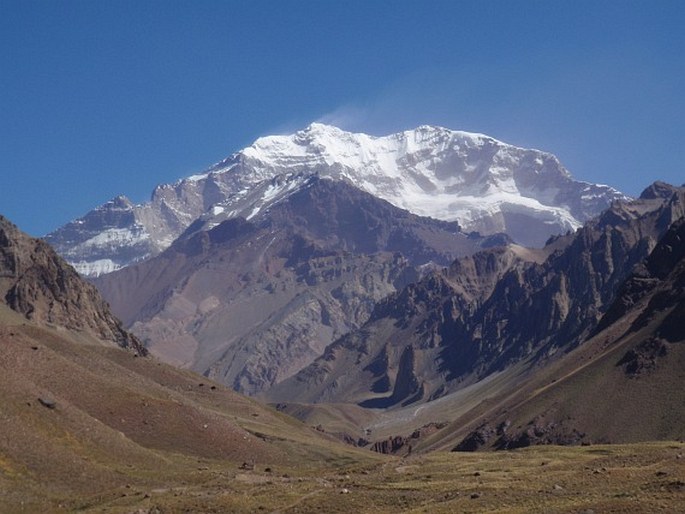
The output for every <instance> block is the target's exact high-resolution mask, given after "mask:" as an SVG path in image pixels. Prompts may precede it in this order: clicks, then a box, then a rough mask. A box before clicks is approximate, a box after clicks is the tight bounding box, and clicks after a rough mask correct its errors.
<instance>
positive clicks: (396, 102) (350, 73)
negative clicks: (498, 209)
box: [0, 0, 685, 235]
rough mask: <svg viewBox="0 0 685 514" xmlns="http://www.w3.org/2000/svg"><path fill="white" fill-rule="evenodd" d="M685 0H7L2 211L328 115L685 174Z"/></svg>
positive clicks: (643, 175) (90, 193) (636, 185)
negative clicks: (461, 133) (436, 128)
mask: <svg viewBox="0 0 685 514" xmlns="http://www.w3.org/2000/svg"><path fill="white" fill-rule="evenodd" d="M684 95H685V2H682V1H665V0H662V1H659V0H645V1H630V0H620V1H618V0H617V1H601V0H595V1H581V0H567V1H556V0H544V1H533V0H528V1H518V0H499V1H488V0H477V1H468V2H467V1H457V0H451V1H429V0H428V1H420V0H416V1H411V2H407V1H390V0H386V1H380V0H346V1H334V0H311V1H305V0H302V1H291V0H271V1H260V0H252V1H248V0H244V1H229V0H224V1H203V0H196V1H190V0H188V1H182V2H181V1H173V0H171V1H170V0H164V1H163V0H155V1H145V0H135V1H127V0H117V1H104V0H99V1H98V0H82V1H58V0H52V1H35V0H17V1H15V0H0V152H1V153H0V157H1V160H0V178H1V179H2V180H1V182H0V213H2V214H4V215H6V216H7V217H9V218H10V219H11V220H12V221H14V222H15V223H16V224H18V225H19V226H20V228H22V229H24V230H26V231H28V232H29V233H31V234H33V235H42V234H44V233H46V232H48V231H50V230H52V229H54V228H56V227H57V226H59V225H61V224H63V223H65V222H67V221H69V220H70V219H73V218H75V217H78V216H81V215H83V214H85V213H86V212H87V211H88V210H90V209H91V208H93V207H95V206H97V205H99V204H101V203H103V202H105V201H107V200H108V199H110V198H112V197H114V196H116V195H118V194H125V195H127V196H128V197H129V198H131V199H132V200H133V201H136V202H140V201H144V200H147V198H148V196H149V194H150V192H151V191H152V189H153V187H154V186H155V185H157V184H158V183H163V182H170V181H174V180H176V179H178V178H181V177H183V176H187V175H190V174H192V173H195V172H198V171H201V170H203V169H205V168H206V167H207V166H209V165H210V164H212V163H214V162H216V161H218V160H220V159H222V158H224V157H226V156H227V155H229V154H231V153H233V152H234V151H236V150H239V149H240V148H242V147H243V146H246V145H248V144H250V143H251V142H252V141H253V140H254V139H255V138H257V137H259V136H260V135H266V134H270V133H276V132H278V133H285V132H291V131H294V130H296V129H299V128H302V127H304V126H306V125H307V124H309V123H310V122H312V121H315V120H323V121H328V122H331V123H334V124H335V123H337V124H339V125H341V126H342V127H343V128H346V129H351V130H359V131H366V132H369V133H372V134H385V133H389V132H393V131H397V130H401V129H406V128H412V127H415V126H418V125H421V124H436V125H443V126H446V127H449V128H453V129H460V130H469V131H474V132H483V133H486V134H489V135H491V136H493V137H496V138H498V139H501V140H504V141H506V142H510V143H514V144H518V145H521V146H526V147H535V148H539V149H543V150H547V151H550V152H553V153H555V154H557V155H558V156H559V157H560V159H561V160H562V162H563V163H564V164H565V165H566V167H567V168H568V169H569V170H570V171H571V172H572V173H573V174H574V175H575V176H576V177H577V178H579V179H583V180H589V181H594V182H600V183H606V184H610V185H612V186H614V187H616V188H618V189H621V190H623V191H624V192H626V193H628V194H633V195H634V194H638V193H639V192H640V191H641V190H642V189H643V188H644V187H645V186H646V185H648V184H649V183H651V182H652V181H654V180H656V179H662V180H666V181H669V182H672V183H678V184H681V183H683V182H685V166H684V165H683V163H684V162H685V123H684V121H683V120H684V119H685V100H684Z"/></svg>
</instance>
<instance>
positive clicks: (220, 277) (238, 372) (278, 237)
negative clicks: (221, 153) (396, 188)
mask: <svg viewBox="0 0 685 514" xmlns="http://www.w3.org/2000/svg"><path fill="white" fill-rule="evenodd" d="M506 242H507V238H506V237H504V236H491V237H489V238H483V237H478V236H474V235H472V234H471V235H466V234H464V233H462V232H461V230H460V229H459V227H458V225H457V224H456V223H449V222H443V221H437V220H433V219H430V218H421V217H419V216H416V215H413V214H410V213H408V212H407V211H403V210H401V209H398V208H396V207H394V206H392V205H391V204H389V203H387V202H385V201H382V200H379V199H377V198H375V197H373V196H372V195H369V194H368V193H364V192H362V191H360V190H359V189H357V188H355V187H352V186H351V185H348V184H347V183H345V182H338V181H332V180H328V179H322V178H319V177H310V178H309V179H308V180H307V182H306V183H305V184H303V186H302V187H300V188H299V189H298V190H297V191H295V192H293V193H292V194H291V195H289V196H288V197H287V198H286V199H284V200H283V201H282V202H279V203H278V204H276V205H274V206H272V207H271V208H270V209H266V210H264V211H262V212H260V213H259V214H258V215H255V216H254V217H252V218H251V219H250V220H249V221H247V220H245V219H243V218H231V219H228V220H225V221H223V222H221V223H218V224H215V223H207V222H205V220H199V221H198V222H196V223H194V224H193V225H192V226H191V227H189V229H188V230H187V232H186V233H185V234H184V235H183V236H182V237H180V238H179V239H178V240H177V241H176V242H175V243H174V244H173V245H172V246H171V247H170V248H169V249H168V250H166V251H165V252H163V253H162V254H160V255H159V256H157V257H155V258H152V259H150V260H148V261H145V262H143V263H140V264H137V265H134V266H130V267H128V268H126V269H123V270H120V271H118V272H115V273H112V274H109V275H105V276H103V277H100V278H99V279H97V280H96V283H97V285H98V287H99V288H100V289H101V291H102V292H103V294H104V296H105V297H106V298H107V299H108V301H109V302H110V303H111V305H112V307H113V309H114V311H115V312H116V313H117V314H118V315H119V316H121V317H122V319H123V320H124V322H125V323H126V325H127V326H129V327H131V330H132V331H133V332H134V333H135V334H137V335H138V336H139V337H140V338H141V339H143V340H144V341H145V342H146V343H147V345H148V347H149V349H150V350H151V351H152V353H153V354H155V355H157V356H159V357H160V358H162V359H164V360H166V361H168V362H171V363H174V364H176V365H180V366H184V367H189V368H191V369H193V370H195V371H198V372H200V373H204V374H206V375H208V376H210V377H212V378H215V379H217V380H220V381H222V382H223V383H225V384H228V385H230V386H232V387H234V388H235V389H236V390H239V391H242V392H246V393H250V394H254V393H257V392H259V391H263V390H265V389H267V388H269V387H271V386H272V385H273V384H274V383H277V382H279V381H281V380H283V379H284V378H286V377H288V376H290V375H292V374H293V373H295V372H297V371H299V369H301V368H302V367H304V366H306V365H308V364H309V363H310V362H311V361H312V360H313V359H315V358H316V357H318V356H319V355H321V353H322V352H323V350H324V348H325V347H326V346H327V345H328V344H329V343H331V342H332V341H333V340H335V339H337V338H339V337H341V336H342V335H344V334H346V333H347V332H349V331H350V330H352V329H355V328H357V327H359V326H360V325H361V324H362V323H364V322H365V321H366V320H367V319H368V317H369V315H370V313H371V310H372V309H373V306H374V304H375V302H377V301H378V300H380V299H382V298H383V297H385V296H387V295H388V294H390V293H392V292H394V291H396V290H397V289H398V288H401V287H404V286H405V285H407V284H408V283H410V282H412V281H414V280H416V279H418V278H419V276H420V275H421V274H422V273H424V272H425V270H427V269H430V267H431V266H435V265H436V264H437V265H444V264H447V263H448V262H450V261H451V260H452V259H453V258H454V257H456V256H457V255H460V254H471V253H474V252H476V251H477V250H479V249H482V248H483V247H487V246H491V245H494V244H499V243H506Z"/></svg>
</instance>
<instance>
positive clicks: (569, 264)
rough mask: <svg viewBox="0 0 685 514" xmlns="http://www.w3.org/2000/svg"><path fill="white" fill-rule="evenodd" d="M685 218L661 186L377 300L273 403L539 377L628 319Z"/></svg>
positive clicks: (417, 396) (420, 394)
mask: <svg viewBox="0 0 685 514" xmlns="http://www.w3.org/2000/svg"><path fill="white" fill-rule="evenodd" d="M655 190H658V194H654V191H655ZM684 215H685V189H683V188H674V187H672V186H666V185H663V184H662V185H658V187H652V188H649V189H648V190H647V191H646V192H645V193H644V194H643V196H642V197H641V198H640V199H638V200H634V201H630V202H615V203H614V204H612V206H611V207H610V208H609V209H608V210H607V211H605V212H604V213H603V214H602V215H600V216H599V217H597V218H595V219H593V220H591V221H589V222H587V223H586V224H585V226H584V227H583V228H582V229H580V230H578V231H577V232H576V233H575V234H568V235H565V236H561V237H558V238H556V239H554V240H552V241H551V242H550V243H549V244H548V245H547V246H546V247H545V248H543V249H539V250H533V251H531V250H525V249H522V248H520V247H509V248H493V249H487V250H484V251H483V252H480V253H477V254H475V255H473V256H466V257H462V258H459V259H457V260H456V261H455V262H454V263H453V264H452V265H451V266H450V267H449V268H447V269H445V270H443V271H440V270H438V271H434V272H432V273H429V274H428V275H426V276H425V277H424V278H423V279H422V280H420V281H418V282H416V283H413V284H410V285H408V286H407V287H406V288H404V289H403V290H401V291H399V292H397V293H395V294H393V295H390V296H388V297H387V298H385V299H384V300H382V301H380V302H378V303H377V304H376V307H375V308H374V310H373V312H372V313H371V316H370V318H369V320H368V321H367V322H366V323H365V324H364V325H363V326H362V327H360V328H359V329H358V330H356V331H352V332H350V333H349V334H347V335H346V336H344V337H342V338H340V339H339V340H337V341H335V342H334V343H332V344H331V345H330V346H329V347H327V348H326V350H325V352H324V354H323V355H322V356H321V357H320V358H318V359H317V360H316V361H315V362H314V363H312V364H311V365H310V366H308V367H307V368H305V369H303V370H302V371H300V372H299V373H297V374H296V375H294V376H293V377H290V378H289V379H287V380H285V381H283V382H281V383H280V384H278V385H276V386H275V387H274V388H273V389H271V390H270V391H269V392H268V393H267V396H268V398H269V399H270V400H272V401H274V402H287V401H298V402H332V403H336V402H350V403H357V404H359V405H361V406H365V407H372V408H394V409H401V408H402V407H405V406H410V405H421V404H425V403H426V402H428V404H430V402H431V401H435V400H436V399H438V398H442V397H446V396H449V395H450V394H451V393H455V392H458V391H461V390H465V389H467V388H468V387H469V386H474V387H476V385H477V384H479V383H481V382H483V381H484V380H485V379H493V378H494V377H497V376H501V374H502V373H505V372H507V370H512V369H514V370H516V371H515V372H516V373H521V374H523V375H530V374H533V373H536V372H537V370H539V369H540V368H541V367H543V366H545V365H547V363H549V362H551V361H553V360H554V359H556V358H558V357H559V356H560V355H563V354H564V353H567V352H569V351H571V350H572V349H573V348H576V347H577V346H579V345H580V344H581V343H583V341H585V340H586V339H587V338H588V337H589V336H591V335H593V334H594V331H596V330H597V329H598V328H599V329H601V327H602V321H600V320H601V319H602V317H603V316H604V317H605V319H610V318H611V317H612V316H614V317H615V318H616V319H618V318H620V317H621V316H622V314H621V313H620V312H619V314H617V315H615V314H612V313H613V312H614V310H615V309H616V308H617V307H612V305H614V301H616V299H617V295H618V291H619V290H620V287H621V286H622V284H624V281H625V280H626V279H627V278H628V277H629V276H630V274H631V272H632V271H633V270H634V268H635V266H636V265H638V264H639V263H640V262H642V261H643V260H644V259H646V258H647V257H648V256H649V255H650V252H652V250H653V249H654V248H655V245H656V244H657V242H658V241H659V240H660V239H661V238H662V237H663V236H664V234H666V233H667V231H668V230H669V228H670V227H672V225H673V224H674V223H676V222H677V221H678V220H680V219H682V217H683V216H684ZM666 269H668V268H666ZM626 287H628V286H626ZM626 298H627V299H624V300H623V304H626V305H630V304H631V302H632V303H634V302H635V301H636V300H633V299H630V297H629V296H628V297H626ZM607 317H608V318H607ZM611 319H613V318H611ZM604 323H607V322H606V321H605V322H604ZM509 386H513V387H516V382H510V383H509ZM481 399H482V398H481ZM428 404H427V405H428Z"/></svg>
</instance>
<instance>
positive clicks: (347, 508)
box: [16, 443, 685, 513]
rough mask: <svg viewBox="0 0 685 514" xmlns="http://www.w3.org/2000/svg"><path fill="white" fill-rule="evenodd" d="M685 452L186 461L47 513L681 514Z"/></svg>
mask: <svg viewBox="0 0 685 514" xmlns="http://www.w3.org/2000/svg"><path fill="white" fill-rule="evenodd" d="M684 452H685V445H684V444H682V443H649V444H632V445H615V446H591V447H574V448H568V447H565V448H562V447H537V448H530V449H526V450H520V451H512V452H500V453H471V454H463V453H442V452H438V453H433V454H430V455H426V456H419V457H416V458H408V459H403V460H400V459H397V458H385V459H383V461H382V462H376V463H373V462H368V461H367V462H364V461H359V462H356V463H355V462H348V463H346V464H345V463H340V462H337V463H328V464H326V463H323V462H320V463H315V462H306V461H303V463H302V465H300V466H297V467H272V468H270V470H268V471H267V470H266V468H265V467H263V465H258V466H257V467H256V468H255V469H254V470H249V471H247V470H241V469H238V467H236V466H234V465H229V464H228V463H226V462H220V461H202V462H196V463H194V464H192V467H193V469H192V470H191V469H190V467H191V464H190V463H189V462H186V461H183V460H182V459H181V460H177V461H174V462H173V463H172V465H170V466H169V468H168V470H167V472H166V473H165V474H164V478H165V480H167V482H166V483H165V484H164V485H160V484H159V483H157V484H156V485H155V483H154V482H155V481H154V480H151V478H150V477H147V476H142V475H141V476H138V474H137V472H136V471H135V470H130V471H129V476H128V478H129V479H130V483H129V485H127V486H120V487H117V488H113V489H111V490H108V491H105V492H103V493H100V494H97V495H92V496H90V497H82V498H70V499H62V500H55V501H58V503H54V502H53V503H52V504H51V505H50V507H51V508H56V507H57V506H58V505H59V504H61V505H62V506H63V507H64V508H65V509H66V510H75V511H82V512H104V511H107V512H112V513H130V512H141V513H154V512H160V513H173V512H283V513H285V512H292V513H295V512H299V513H306V512H331V513H335V512H340V513H343V512H344V513H347V512H370V513H381V512H387V513H391V512H393V513H394V512H414V513H428V512H430V513H433V512H437V513H440V512H445V513H447V512H450V513H451V512H464V513H465V512H494V513H529V512H549V513H557V512H558V513H579V512H590V511H594V512H682V509H683V506H684V505H685V460H684V459H685V457H683V453H684ZM344 491H348V492H347V493H345V492H344ZM35 505H36V504H35V503H34V506H35ZM16 510H17V511H19V509H16Z"/></svg>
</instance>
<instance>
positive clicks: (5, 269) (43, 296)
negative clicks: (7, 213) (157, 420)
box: [0, 216, 146, 354]
mask: <svg viewBox="0 0 685 514" xmlns="http://www.w3.org/2000/svg"><path fill="white" fill-rule="evenodd" d="M0 298H2V300H1V301H0V303H3V304H5V305H7V306H8V307H9V308H10V309H12V310H14V311H16V312H17V313H19V314H21V315H22V316H24V317H25V318H26V319H28V320H31V321H34V322H36V323H40V324H47V325H51V326H59V327H63V328H67V329H70V330H74V331H81V332H83V331H85V332H89V333H92V334H93V335H95V336H96V337H98V338H100V339H104V340H106V341H111V342H114V343H117V344H118V345H120V346H122V347H125V348H131V349H132V350H135V351H137V352H139V353H142V354H144V353H146V350H145V348H144V347H143V346H142V345H141V343H140V342H139V341H138V340H137V339H136V338H135V337H133V336H131V335H130V334H129V333H128V332H126V331H125V330H124V329H123V327H122V325H121V322H120V321H119V320H117V319H116V318H115V317H114V316H113V315H112V313H111V312H110V310H109V306H108V305H107V304H106V303H105V302H104V301H103V300H102V298H101V296H100V293H99V292H98V291H97V289H96V288H95V287H94V286H93V285H91V284H89V283H87V282H85V281H84V280H83V279H82V278H81V277H80V276H79V275H78V274H77V273H76V271H74V269H73V268H72V267H71V266H69V265H68V264H67V263H66V262H64V260H63V259H62V258H61V257H60V256H58V255H57V254H56V253H55V251H54V250H53V249H52V248H51V247H50V246H49V245H48V244H46V243H45V242H44V241H41V240H39V239H34V238H31V237H29V236H27V235H26V234H24V233H22V232H21V231H20V230H19V229H18V228H17V227H16V226H15V225H13V224H12V223H11V222H9V221H8V220H7V219H5V218H3V217H2V216H0Z"/></svg>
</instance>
